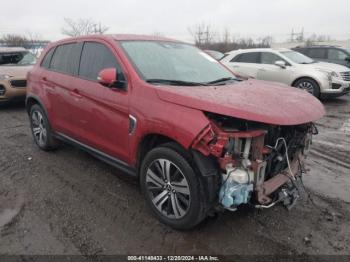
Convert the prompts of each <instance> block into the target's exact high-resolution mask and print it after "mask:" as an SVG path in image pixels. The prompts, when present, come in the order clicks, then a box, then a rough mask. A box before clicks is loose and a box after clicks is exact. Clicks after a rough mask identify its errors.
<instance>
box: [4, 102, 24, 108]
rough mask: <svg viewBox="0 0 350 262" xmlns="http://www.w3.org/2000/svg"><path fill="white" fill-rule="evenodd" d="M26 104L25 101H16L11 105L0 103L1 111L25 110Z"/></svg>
mask: <svg viewBox="0 0 350 262" xmlns="http://www.w3.org/2000/svg"><path fill="white" fill-rule="evenodd" d="M24 108H25V102H24V101H16V102H11V103H0V110H18V109H24Z"/></svg>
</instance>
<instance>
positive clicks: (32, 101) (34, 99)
mask: <svg viewBox="0 0 350 262" xmlns="http://www.w3.org/2000/svg"><path fill="white" fill-rule="evenodd" d="M35 104H38V105H40V106H41V108H42V109H43V110H44V112H45V114H46V116H47V117H48V114H47V111H46V108H45V106H44V103H43V102H42V101H41V100H40V98H38V97H37V96H34V95H29V96H27V97H26V110H27V113H28V114H29V113H30V108H31V107H32V106H33V105H35Z"/></svg>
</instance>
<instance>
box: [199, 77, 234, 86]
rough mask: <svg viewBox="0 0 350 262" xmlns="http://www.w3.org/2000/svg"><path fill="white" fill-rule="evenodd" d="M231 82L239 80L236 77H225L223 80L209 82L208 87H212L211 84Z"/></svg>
mask: <svg viewBox="0 0 350 262" xmlns="http://www.w3.org/2000/svg"><path fill="white" fill-rule="evenodd" d="M229 80H237V79H236V78H234V77H223V78H219V79H216V80H214V81H210V82H207V83H206V84H208V85H210V84H218V83H221V82H226V81H229Z"/></svg>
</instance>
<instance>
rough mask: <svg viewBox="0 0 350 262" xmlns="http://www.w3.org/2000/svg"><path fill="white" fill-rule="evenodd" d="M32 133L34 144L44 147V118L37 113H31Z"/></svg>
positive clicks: (45, 138) (45, 133)
mask: <svg viewBox="0 0 350 262" xmlns="http://www.w3.org/2000/svg"><path fill="white" fill-rule="evenodd" d="M32 132H33V134H34V138H35V140H36V142H37V143H38V144H39V145H40V146H45V144H46V141H47V128H46V125H45V121H44V117H43V115H42V113H41V112H39V111H34V112H33V113H32Z"/></svg>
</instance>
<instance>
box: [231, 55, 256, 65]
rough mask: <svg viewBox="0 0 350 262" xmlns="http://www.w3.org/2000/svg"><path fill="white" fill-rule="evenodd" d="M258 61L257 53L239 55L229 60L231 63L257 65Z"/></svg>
mask: <svg viewBox="0 0 350 262" xmlns="http://www.w3.org/2000/svg"><path fill="white" fill-rule="evenodd" d="M259 59H260V53H259V52H251V53H245V54H240V55H238V56H236V57H234V58H233V59H232V60H231V62H239V63H254V64H258V63H259Z"/></svg>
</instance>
